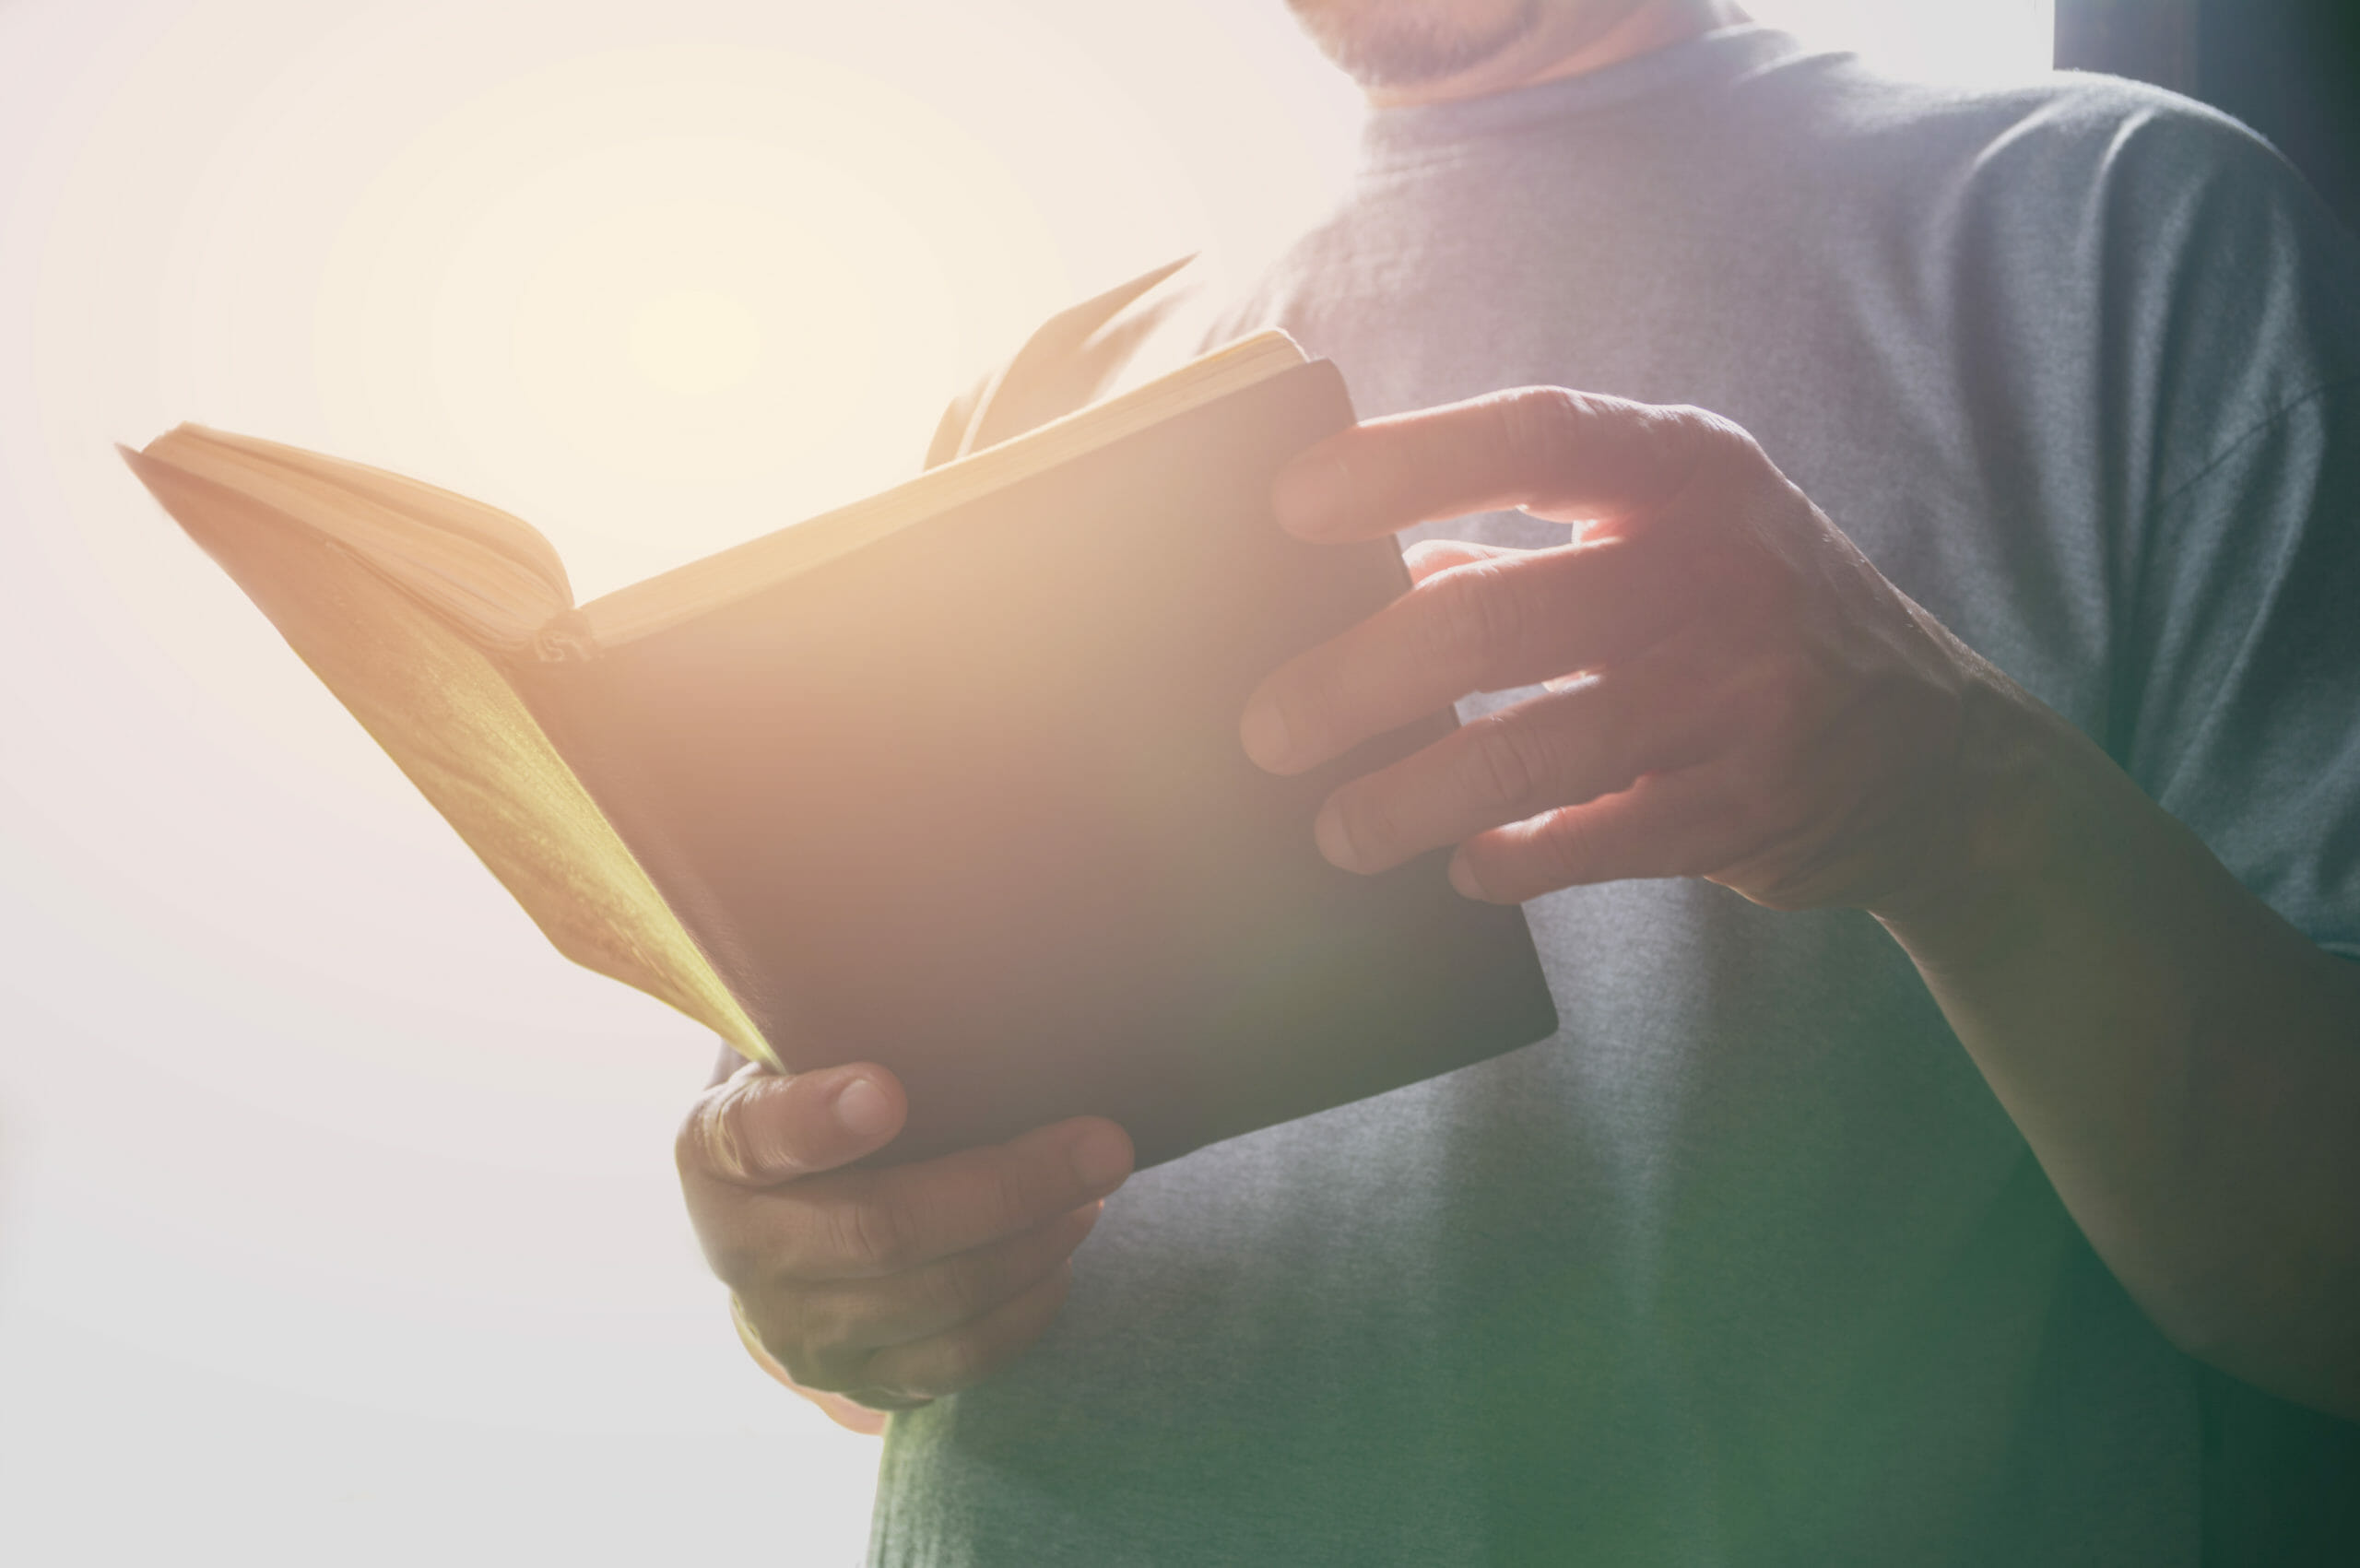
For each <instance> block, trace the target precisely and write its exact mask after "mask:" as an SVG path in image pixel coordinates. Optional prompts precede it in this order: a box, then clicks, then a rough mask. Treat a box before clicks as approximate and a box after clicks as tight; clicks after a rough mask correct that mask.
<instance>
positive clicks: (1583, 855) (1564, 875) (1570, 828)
mask: <svg viewBox="0 0 2360 1568" xmlns="http://www.w3.org/2000/svg"><path fill="white" fill-rule="evenodd" d="M1591 841H1592V835H1591V833H1590V831H1589V829H1588V827H1587V824H1585V823H1584V821H1583V820H1582V818H1581V814H1580V813H1579V812H1575V811H1558V812H1554V813H1552V814H1551V816H1550V817H1549V818H1548V819H1547V820H1545V821H1543V822H1542V823H1541V824H1540V830H1539V831H1537V832H1535V833H1534V834H1533V836H1532V848H1533V850H1534V851H1535V852H1536V853H1535V855H1534V859H1535V860H1536V861H1537V862H1538V864H1539V867H1540V870H1541V872H1542V873H1543V874H1544V875H1545V876H1546V877H1547V878H1548V879H1549V881H1550V883H1551V885H1552V886H1556V887H1563V886H1565V885H1567V884H1569V883H1573V882H1577V881H1581V880H1583V879H1584V878H1585V877H1586V875H1587V871H1588V868H1589V866H1590V864H1591V858H1592V854H1593V844H1592V842H1591Z"/></svg>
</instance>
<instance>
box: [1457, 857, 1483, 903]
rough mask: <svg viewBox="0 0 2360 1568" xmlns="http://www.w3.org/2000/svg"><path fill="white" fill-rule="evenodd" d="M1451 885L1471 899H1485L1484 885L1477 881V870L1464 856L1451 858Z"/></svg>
mask: <svg viewBox="0 0 2360 1568" xmlns="http://www.w3.org/2000/svg"><path fill="white" fill-rule="evenodd" d="M1450 885H1451V886H1452V887H1454V888H1457V890H1459V891H1460V892H1461V893H1463V894H1465V895H1466V896H1467V897H1469V898H1470V899H1480V898H1481V897H1483V884H1482V883H1481V882H1479V881H1477V880H1476V879H1475V868H1474V867H1471V866H1469V865H1468V864H1467V857H1466V856H1465V855H1452V856H1451V857H1450Z"/></svg>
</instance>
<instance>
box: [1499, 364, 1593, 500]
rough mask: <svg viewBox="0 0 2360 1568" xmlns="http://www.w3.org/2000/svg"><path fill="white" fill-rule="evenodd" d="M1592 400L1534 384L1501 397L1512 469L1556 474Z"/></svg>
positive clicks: (1502, 430)
mask: <svg viewBox="0 0 2360 1568" xmlns="http://www.w3.org/2000/svg"><path fill="white" fill-rule="evenodd" d="M1589 411H1590V408H1589V400H1588V399H1587V398H1585V397H1584V396H1582V395H1581V394H1580V393H1578V392H1571V391H1568V390H1566V389H1565V388H1564V387H1562V386H1533V387H1527V388H1525V389H1523V390H1522V391H1520V392H1516V393H1513V394H1511V395H1508V396H1506V397H1504V398H1502V399H1501V400H1500V407H1499V440H1500V453H1501V456H1502V458H1503V459H1504V461H1505V462H1506V464H1507V465H1508V472H1510V473H1516V474H1524V475H1528V476H1530V477H1534V478H1540V477H1545V476H1548V475H1552V474H1555V473H1556V472H1557V471H1558V469H1559V468H1560V467H1561V466H1563V463H1564V460H1565V454H1566V452H1567V450H1568V449H1569V448H1570V447H1571V446H1572V445H1573V443H1574V440H1575V433H1576V430H1577V427H1578V426H1579V425H1580V424H1581V422H1582V421H1583V419H1585V418H1587V415H1588V413H1589Z"/></svg>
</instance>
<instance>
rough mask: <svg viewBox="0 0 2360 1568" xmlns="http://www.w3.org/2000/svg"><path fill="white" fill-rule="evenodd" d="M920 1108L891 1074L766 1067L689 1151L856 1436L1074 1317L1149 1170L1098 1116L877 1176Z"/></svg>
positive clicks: (726, 1270)
mask: <svg viewBox="0 0 2360 1568" xmlns="http://www.w3.org/2000/svg"><path fill="white" fill-rule="evenodd" d="M907 1107H908V1102H907V1101H906V1100H905V1099H904V1098H903V1093H902V1086H901V1085H900V1083H899V1082H897V1081H896V1080H895V1079H894V1078H893V1075H892V1074H891V1073H889V1072H887V1071H886V1070H885V1069H884V1068H882V1067H870V1066H865V1065H863V1066H853V1067H828V1068H823V1069H820V1070H817V1071H812V1072H806V1073H797V1074H795V1075H793V1076H791V1077H789V1076H782V1075H780V1074H777V1073H773V1072H772V1071H770V1070H768V1069H767V1068H764V1067H757V1066H752V1065H749V1066H747V1067H741V1068H739V1069H738V1070H737V1072H736V1073H734V1074H732V1075H731V1076H730V1077H729V1078H727V1079H724V1080H723V1081H721V1082H719V1083H716V1084H714V1086H713V1087H712V1088H711V1089H708V1090H706V1091H705V1092H704V1095H703V1097H702V1098H701V1099H700V1100H698V1102H696V1105H695V1106H694V1107H693V1108H692V1109H691V1110H690V1113H689V1117H688V1120H687V1121H686V1122H684V1123H683V1124H682V1125H681V1127H680V1136H679V1141H678V1149H677V1153H678V1161H679V1167H680V1185H681V1187H682V1188H683V1189H684V1191H685V1192H686V1194H687V1196H688V1202H689V1216H690V1220H692V1221H693V1223H694V1224H695V1226H696V1232H697V1239H698V1240H699V1241H700V1242H702V1244H703V1245H704V1256H705V1260H706V1261H707V1262H709V1263H710V1264H712V1266H713V1271H714V1273H715V1274H718V1275H719V1276H721V1279H722V1281H723V1282H724V1283H725V1284H726V1285H727V1286H728V1287H729V1288H730V1290H731V1291H735V1292H736V1293H737V1301H738V1303H739V1307H740V1310H741V1311H742V1312H743V1314H744V1315H745V1319H746V1322H747V1324H748V1326H749V1327H750V1328H751V1329H752V1331H753V1333H754V1334H755V1336H756V1337H757V1338H759V1339H760V1340H761V1344H762V1346H763V1348H764V1349H765V1350H768V1351H769V1352H770V1354H771V1356H772V1357H773V1359H774V1360H776V1361H777V1362H778V1363H779V1365H780V1366H781V1367H783V1368H784V1369H785V1372H786V1373H787V1376H788V1379H789V1385H790V1386H792V1387H794V1388H795V1389H796V1391H797V1392H798V1393H801V1394H802V1395H804V1397H807V1398H808V1399H810V1400H811V1401H812V1402H813V1403H815V1404H817V1405H818V1406H820V1409H824V1410H826V1411H827V1412H828V1414H829V1415H831V1416H832V1417H833V1418H834V1419H835V1420H836V1421H838V1422H840V1423H841V1424H843V1425H845V1426H848V1427H851V1428H853V1429H854V1430H855V1431H858V1432H879V1431H880V1430H882V1428H883V1424H884V1417H883V1415H882V1414H881V1413H880V1412H883V1411H886V1410H895V1409H912V1408H914V1407H915V1406H918V1405H923V1404H926V1403H927V1402H928V1401H930V1400H932V1399H935V1398H937V1397H940V1396H942V1395H945V1394H952V1393H956V1392H957V1391H959V1390H960V1389H962V1388H965V1387H969V1386H971V1385H973V1384H976V1383H979V1382H981V1381H982V1380H983V1379H985V1378H986V1377H988V1376H990V1375H991V1374H992V1373H995V1372H997V1371H998V1370H999V1369H1000V1368H1001V1367H1003V1366H1005V1365H1006V1364H1007V1363H1008V1362H1011V1361H1013V1360H1014V1359H1015V1358H1016V1357H1017V1356H1018V1355H1019V1354H1021V1352H1022V1351H1023V1350H1025V1348H1026V1347H1028V1346H1029V1345H1031V1344H1032V1341H1033V1340H1035V1339H1037V1338H1040V1336H1041V1334H1042V1331H1043V1330H1044V1329H1045V1328H1047V1327H1048V1326H1049V1322H1050V1320H1051V1319H1052V1318H1054V1317H1055V1316H1056V1314H1057V1309H1058V1307H1060V1306H1061V1305H1063V1304H1064V1303H1065V1297H1066V1289H1067V1286H1068V1283H1069V1281H1070V1279H1071V1278H1072V1271H1073V1266H1072V1261H1071V1258H1072V1254H1073V1250H1074V1248H1076V1247H1078V1246H1080V1244H1081V1240H1082V1238H1083V1237H1084V1236H1087V1235H1088V1234H1090V1229H1091V1225H1093V1224H1095V1223H1096V1222H1097V1219H1098V1211H1099V1209H1100V1208H1102V1207H1103V1199H1104V1198H1105V1197H1106V1195H1107V1194H1108V1193H1111V1192H1113V1191H1114V1190H1115V1188H1116V1187H1118V1186H1121V1185H1123V1182H1124V1180H1125V1179H1126V1178H1127V1177H1128V1176H1129V1175H1130V1173H1131V1140H1130V1138H1129V1137H1128V1136H1127V1135H1126V1134H1125V1133H1124V1131H1123V1129H1122V1128H1121V1127H1119V1126H1115V1124H1114V1123H1113V1122H1110V1121H1106V1120H1104V1119H1103V1118H1102V1117H1094V1116H1081V1117H1076V1118H1074V1119H1073V1120H1071V1121H1065V1122H1059V1123H1056V1125H1054V1126H1046V1127H1042V1128H1040V1129H1038V1130H1037V1131H1034V1132H1030V1133H1027V1134H1025V1135H1024V1136H1023V1137H1022V1138H1016V1139H1014V1140H1013V1141H1011V1142H1009V1143H1004V1144H1000V1145H997V1146H995V1147H992V1148H987V1149H968V1150H966V1151H964V1152H962V1153H959V1154H950V1155H945V1156H944V1157H943V1158H941V1159H939V1160H929V1161H923V1162H921V1163H917V1164H911V1165H896V1166H889V1167H886V1168H883V1169H879V1170H858V1171H846V1170H841V1169H839V1167H841V1166H843V1165H845V1164H847V1163H849V1162H851V1161H855V1160H857V1159H859V1158H860V1157H861V1156H862V1155H864V1154H867V1153H869V1152H871V1151H872V1150H875V1149H879V1148H882V1147H883V1146H884V1145H885V1144H887V1143H888V1142H890V1141H891V1139H892V1138H893V1136H894V1135H895V1134H896V1133H898V1132H900V1131H901V1130H902V1122H903V1115H904V1114H905V1113H906V1111H907Z"/></svg>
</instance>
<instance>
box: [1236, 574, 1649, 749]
mask: <svg viewBox="0 0 2360 1568" xmlns="http://www.w3.org/2000/svg"><path fill="white" fill-rule="evenodd" d="M1686 602H1687V601H1686V600H1684V599H1683V597H1682V595H1681V592H1680V584H1679V574H1678V572H1677V571H1676V561H1675V560H1674V557H1673V552H1672V551H1670V549H1669V548H1664V547H1663V546H1662V544H1661V543H1660V542H1659V541H1652V540H1646V539H1608V540H1604V541H1601V542H1599V543H1597V544H1581V545H1566V546H1562V547H1560V548H1555V549H1547V550H1535V551H1532V552H1531V553H1529V554H1527V555H1522V556H1517V557H1514V558H1511V559H1504V560H1482V561H1475V562H1471V563H1469V564H1468V565H1464V566H1456V567H1451V568H1449V569H1447V570H1445V571H1443V572H1437V573H1436V574H1434V576H1431V577H1429V578H1427V579H1426V580H1425V581H1424V582H1423V583H1421V584H1419V585H1418V586H1417V587H1415V588H1412V589H1411V590H1410V592H1409V593H1407V594H1404V595H1401V597H1399V598H1398V599H1396V600H1394V601H1393V602H1392V603H1391V604H1389V605H1387V606H1386V607H1385V608H1383V609H1381V610H1379V611H1377V613H1376V614H1375V615H1373V616H1371V617H1370V618H1369V619H1366V620H1364V621H1363V622H1361V623H1360V624H1359V625H1358V626H1355V627H1353V628H1352V629H1351V631H1346V632H1344V633H1343V634H1342V635H1340V636H1338V637H1335V638H1331V639H1330V640H1329V641H1327V642H1326V643H1321V644H1320V645H1319V646H1318V647H1316V648H1314V649H1311V650H1310V651H1309V652H1307V653H1304V654H1299V655H1297V656H1296V657H1295V658H1293V659H1291V660H1289V661H1288V662H1287V663H1286V664H1284V665H1281V666H1280V667H1279V668H1278V669H1277V670H1275V671H1273V672H1272V673H1271V674H1270V675H1269V676H1268V678H1266V679H1264V680H1263V682H1262V683H1261V685H1259V686H1258V687H1257V688H1255V690H1254V692H1253V694H1252V695H1251V696H1250V697H1248V698H1247V699H1246V704H1245V713H1244V714H1243V715H1242V716H1241V717H1240V719H1239V721H1238V736H1239V738H1240V740H1241V741H1242V742H1243V744H1244V745H1245V753H1246V755H1247V756H1249V757H1251V758H1252V759H1253V760H1254V761H1255V762H1256V764H1257V765H1258V766H1260V767H1263V768H1266V769H1268V770H1269V771H1270V772H1278V773H1299V772H1304V770H1305V769H1308V768H1315V767H1317V766H1318V765H1319V764H1320V763H1322V762H1325V761H1327V760H1328V759H1330V758H1333V757H1337V756H1340V755H1342V754H1343V753H1344V752H1346V751H1349V750H1351V749H1352V748H1353V747H1355V746H1357V745H1359V744H1360V743H1361V742H1362V741H1363V740H1366V739H1367V738H1368V737H1371V736H1374V735H1382V734H1384V733H1385V732H1386V731H1387V730H1390V729H1395V728H1398V726H1400V725H1405V724H1408V723H1409V722H1410V721H1411V720H1412V719H1416V718H1420V717H1422V716H1423V715H1425V714H1427V713H1433V712H1434V710H1436V709H1437V708H1442V707H1446V706H1448V705H1449V704H1450V703H1451V702H1453V701H1457V699H1459V698H1461V697H1464V696H1466V695H1467V694H1468V693H1469V692H1470V691H1499V690H1507V689H1510V688H1513V687H1518V686H1530V685H1537V684H1538V683H1540V681H1543V680H1546V679H1548V678H1551V677H1552V676H1561V675H1564V674H1566V673H1567V672H1568V671H1572V670H1577V669H1590V668H1596V667H1599V666H1604V665H1608V664H1611V663H1613V662H1615V661H1616V660H1619V659H1624V658H1628V657H1630V656H1631V655H1632V654H1635V653H1637V652H1639V651H1640V650H1641V649H1644V648H1646V646H1648V645H1649V644H1650V643H1653V642H1655V641H1657V640H1658V639H1659V638H1661V637H1663V636H1665V635H1667V634H1668V633H1669V632H1670V631H1671V630H1672V629H1673V628H1675V627H1676V626H1677V625H1678V624H1679V623H1680V619H1681V616H1682V614H1683V613H1684V605H1685V604H1686Z"/></svg>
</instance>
